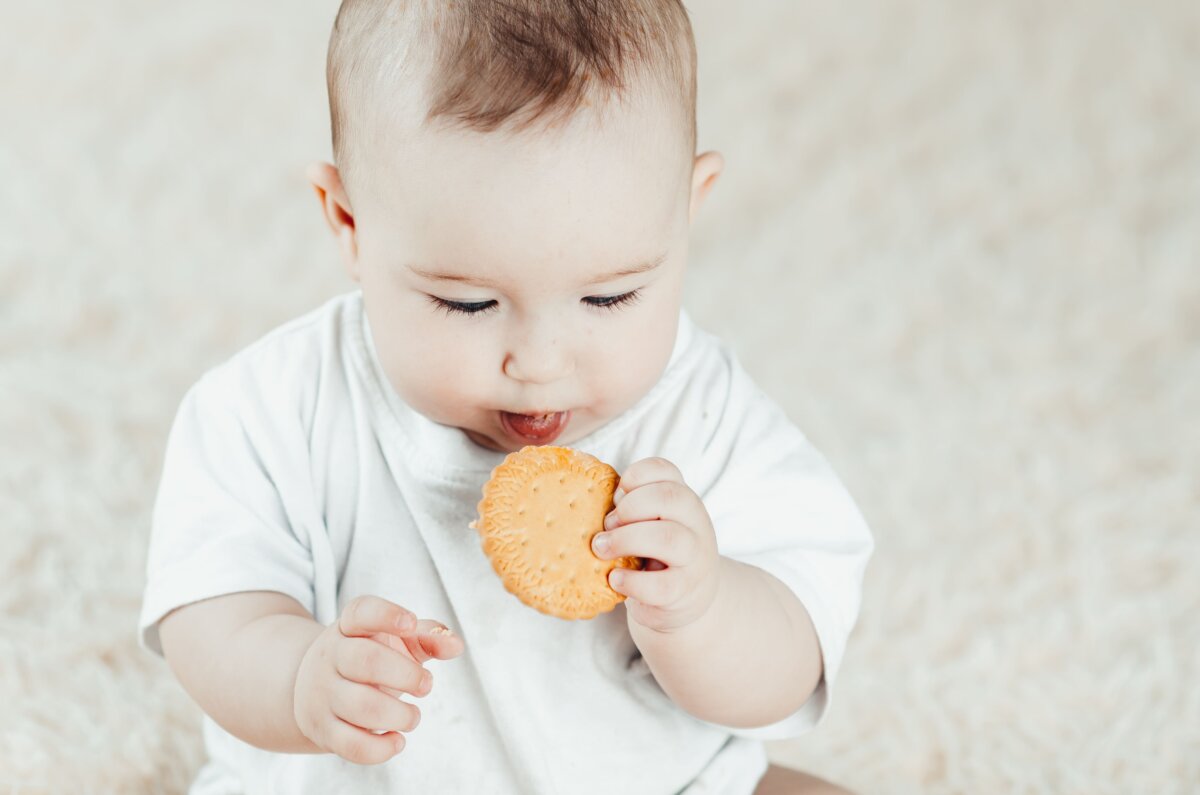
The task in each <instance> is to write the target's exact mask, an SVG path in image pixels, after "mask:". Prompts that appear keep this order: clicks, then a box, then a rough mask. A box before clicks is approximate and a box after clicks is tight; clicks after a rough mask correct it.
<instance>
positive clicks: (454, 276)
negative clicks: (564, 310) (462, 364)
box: [408, 252, 667, 287]
mask: <svg viewBox="0 0 1200 795" xmlns="http://www.w3.org/2000/svg"><path fill="white" fill-rule="evenodd" d="M666 259H667V255H666V253H665V252H664V253H662V254H659V255H658V256H657V257H654V258H653V259H649V260H646V261H644V262H638V263H635V264H633V265H630V266H628V267H625V268H621V269H620V270H616V271H613V272H612V273H605V274H603V275H600V276H596V277H595V278H592V279H588V280H587V281H586V282H584V286H590V285H593V284H601V283H603V282H611V281H614V280H616V279H620V278H622V277H623V276H632V275H634V274H636V273H646V272H647V271H652V270H654V269H655V268H657V267H658V266H659V265H662V264H663V262H665V261H666ZM408 269H409V270H411V271H412V272H413V273H415V274H417V275H418V276H424V277H425V278H426V279H432V280H434V281H439V282H458V283H460V284H472V285H475V286H476V287H495V286H497V285H496V283H495V282H493V281H492V280H490V279H484V278H482V277H479V276H466V275H463V274H459V273H439V272H437V271H431V270H427V269H425V268H420V267H418V266H416V265H409V266H408Z"/></svg>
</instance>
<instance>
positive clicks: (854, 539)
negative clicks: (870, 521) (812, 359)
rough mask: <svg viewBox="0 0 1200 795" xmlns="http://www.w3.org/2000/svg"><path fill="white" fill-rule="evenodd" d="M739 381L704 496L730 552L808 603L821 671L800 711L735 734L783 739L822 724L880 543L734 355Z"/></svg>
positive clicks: (717, 436)
mask: <svg viewBox="0 0 1200 795" xmlns="http://www.w3.org/2000/svg"><path fill="white" fill-rule="evenodd" d="M730 364H731V366H732V372H731V376H730V377H731V383H730V386H729V393H728V396H727V399H726V400H725V405H724V406H723V411H722V417H721V420H720V422H719V423H718V425H717V428H716V431H715V433H714V434H713V435H712V437H711V438H710V439H709V440H708V445H707V448H706V449H705V451H704V455H705V457H706V458H708V459H709V461H710V463H711V462H712V461H713V460H715V461H716V462H717V465H718V466H719V467H720V473H719V476H718V477H717V478H716V480H715V481H714V482H713V483H712V485H711V487H710V488H709V489H708V490H707V491H706V493H704V494H702V495H701V497H702V499H703V501H704V504H705V507H706V508H707V509H708V512H709V515H710V517H711V518H712V521H713V526H714V528H715V530H716V533H717V544H718V549H719V550H720V552H721V554H722V555H725V556H726V557H729V558H732V559H735V560H738V561H741V562H743V563H747V564H750V565H754V566H757V567H759V568H761V569H763V570H764V571H766V572H768V573H769V574H771V575H773V576H775V577H777V578H778V579H779V580H780V581H782V582H783V583H784V584H785V585H787V586H788V588H789V589H790V590H791V591H792V592H793V593H794V594H795V595H796V597H797V598H798V599H799V600H800V602H801V603H802V604H803V605H804V607H805V609H806V610H807V612H808V614H809V616H810V618H811V619H812V622H813V626H814V628H815V630H816V634H817V638H818V640H819V642H820V647H821V656H822V662H823V667H824V672H823V676H822V678H821V681H820V683H819V684H818V685H817V688H816V690H815V691H814V693H813V694H812V696H810V698H809V699H808V701H807V702H806V703H805V704H804V705H803V706H802V707H801V708H800V709H799V710H797V711H796V712H795V713H793V714H792V715H790V716H788V717H786V718H784V719H783V720H781V721H779V722H777V723H773V724H771V725H768V726H762V727H756V728H753V729H740V728H731V729H730V731H731V732H732V733H733V734H736V735H739V736H744V737H749V738H754V739H760V740H776V739H784V738H788V737H794V736H797V735H800V734H803V733H805V732H807V731H810V730H812V729H813V728H815V727H816V726H817V725H818V724H819V723H820V722H821V720H822V719H823V718H824V716H825V714H826V713H827V712H828V709H829V706H830V703H831V697H832V694H833V685H834V682H835V680H836V679H837V674H838V670H839V668H840V667H841V662H842V657H843V654H844V652H845V649H846V643H847V640H848V638H849V635H850V632H851V630H852V629H853V628H854V624H855V622H856V621H857V618H858V611H859V606H860V602H861V592H862V580H863V575H864V572H865V569H866V565H867V561H868V559H869V558H870V556H871V554H872V552H873V550H874V541H873V539H872V537H871V533H870V530H869V529H868V527H867V524H866V522H865V520H864V519H863V516H862V514H861V513H860V512H859V510H858V508H857V506H856V505H855V504H854V501H853V500H852V499H851V497H850V495H849V493H848V492H847V491H846V489H845V488H844V486H843V485H842V483H841V481H840V480H839V478H838V477H837V475H836V474H835V472H834V471H833V469H832V467H830V465H829V463H828V462H827V461H826V460H825V458H824V457H823V456H822V455H821V454H820V452H818V451H817V450H816V449H815V448H814V447H813V446H812V444H810V443H809V441H808V440H807V439H806V438H805V436H804V435H803V434H802V433H801V431H800V430H799V429H798V428H797V427H796V426H795V425H794V424H793V423H792V422H791V421H790V420H789V419H788V417H787V415H786V413H785V412H784V411H783V409H782V408H780V407H779V406H778V405H777V404H775V403H774V402H773V401H772V400H771V399H770V398H769V397H768V396H767V395H766V394H764V393H763V392H762V391H761V390H760V389H758V388H757V387H756V386H755V385H754V384H753V383H752V381H751V380H750V377H749V375H747V374H746V373H745V372H744V370H742V368H741V366H740V364H739V363H738V362H737V361H736V359H731V361H730Z"/></svg>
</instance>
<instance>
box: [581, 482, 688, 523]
mask: <svg viewBox="0 0 1200 795" xmlns="http://www.w3.org/2000/svg"><path fill="white" fill-rule="evenodd" d="M707 517H708V512H707V511H706V510H705V508H704V503H702V502H701V501H700V498H699V497H698V496H697V495H696V492H694V491H692V490H691V489H690V488H688V487H687V486H685V485H684V484H682V483H676V482H674V481H665V480H664V481H657V482H655V483H650V484H648V485H646V486H642V487H641V488H639V489H637V490H636V491H631V492H629V494H627V495H625V496H624V497H623V498H622V499H621V501H620V502H619V503H617V505H616V507H614V508H613V509H612V510H611V511H609V513H608V515H607V516H605V517H604V529H605V530H613V529H615V528H617V527H619V526H621V525H625V524H630V523H632V522H648V521H652V520H655V519H669V520H671V521H675V522H679V523H680V524H681V525H684V526H685V527H700V526H702V525H703V524H704V523H705V522H706V521H707Z"/></svg>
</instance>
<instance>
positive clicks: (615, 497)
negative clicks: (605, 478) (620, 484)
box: [613, 488, 625, 505]
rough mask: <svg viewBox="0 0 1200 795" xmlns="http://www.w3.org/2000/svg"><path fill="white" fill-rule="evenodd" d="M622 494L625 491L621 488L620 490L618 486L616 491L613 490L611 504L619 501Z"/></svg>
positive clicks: (623, 494)
mask: <svg viewBox="0 0 1200 795" xmlns="http://www.w3.org/2000/svg"><path fill="white" fill-rule="evenodd" d="M624 496H625V492H624V491H623V490H621V489H620V488H618V489H617V490H616V491H614V492H613V505H616V504H618V503H620V502H621V498H622V497H624Z"/></svg>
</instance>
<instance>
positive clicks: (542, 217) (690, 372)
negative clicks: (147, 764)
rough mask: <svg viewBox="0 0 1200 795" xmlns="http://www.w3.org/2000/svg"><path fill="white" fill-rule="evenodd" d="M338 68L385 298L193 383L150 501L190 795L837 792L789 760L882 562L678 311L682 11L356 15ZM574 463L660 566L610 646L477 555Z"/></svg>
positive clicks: (347, 168) (372, 270) (623, 587)
mask: <svg viewBox="0 0 1200 795" xmlns="http://www.w3.org/2000/svg"><path fill="white" fill-rule="evenodd" d="M328 69H329V73H328V75H329V93H330V107H331V112H332V122H333V151H334V160H335V161H336V164H337V165H336V166H334V165H330V164H319V165H316V166H314V167H313V168H312V169H311V170H310V172H309V176H310V178H311V181H312V184H313V186H314V188H315V189H316V193H317V196H318V197H319V199H320V203H321V209H322V212H323V215H324V218H325V220H326V221H327V222H328V224H329V226H330V228H331V229H332V231H333V234H334V237H335V238H336V241H337V245H338V248H339V250H340V255H341V259H342V261H343V263H344V265H345V267H346V269H347V271H348V272H349V274H350V277H351V278H352V279H353V280H354V282H356V283H357V287H356V289H355V290H354V291H353V292H351V293H348V294H346V295H343V296H339V297H336V298H334V299H332V300H330V301H328V302H327V303H325V304H324V305H323V306H321V307H319V308H317V309H315V310H314V311H312V312H311V313H309V314H307V315H305V316H303V317H300V318H298V319H296V320H293V321H291V322H289V323H287V324H286V325H284V326H282V327H280V328H278V329H276V330H274V331H273V332H271V333H270V334H268V335H267V336H266V337H264V338H263V339H261V340H259V341H258V342H256V343H255V344H253V345H251V346H250V347H248V348H247V349H245V350H243V351H241V352H239V353H238V354H236V355H235V356H233V357H232V358H231V359H230V360H229V361H227V362H225V363H223V364H222V365H220V366H218V367H215V368H213V369H212V370H210V371H209V372H207V373H205V374H204V375H203V377H201V378H200V380H199V381H198V382H197V383H196V384H195V385H194V386H193V387H192V388H191V389H190V390H189V391H188V393H187V395H186V396H185V397H184V399H183V402H182V405H181V406H180V409H179V413H178V415H177V417H176V420H175V424H174V426H173V428H172V430H171V434H170V438H169V440H168V444H167V452H166V459H165V462H164V468H163V473H162V481H161V484H160V488H159V493H158V498H157V501H156V504H155V509H154V516H153V531H152V535H151V542H150V552H149V563H148V582H147V585H146V591H145V599H144V603H143V609H142V614H141V619H140V632H141V635H140V637H141V642H142V644H143V645H144V646H145V647H146V648H148V649H150V650H152V651H154V652H156V653H160V654H162V655H163V656H164V657H165V658H166V660H167V662H168V664H169V665H170V668H171V670H172V672H173V673H174V674H175V676H176V677H177V678H178V679H179V681H180V683H181V684H182V685H183V687H184V689H185V690H186V691H187V692H188V693H189V694H190V695H191V696H192V698H193V699H194V700H195V701H196V702H197V703H198V704H199V706H200V707H201V708H202V710H203V711H204V713H205V717H204V736H205V741H206V746H207V749H208V754H209V761H208V764H207V765H206V766H205V767H204V768H203V769H202V770H201V772H200V774H199V777H198V778H197V779H196V781H195V783H194V785H193V787H192V790H191V792H192V793H193V795H216V794H217V793H221V795H231V794H232V793H268V792H270V793H287V794H288V795H296V794H302V793H321V794H322V795H325V794H326V793H333V792H345V793H368V792H370V793H385V792H387V793H423V794H424V793H438V794H439V795H440V793H493V792H494V793H513V794H514V795H527V794H537V793H546V794H547V795H549V794H551V793H553V794H554V795H559V794H560V793H567V794H569V795H575V794H577V793H585V794H586V793H621V795H630V794H631V793H653V794H655V795H667V794H668V793H681V792H682V793H689V794H690V795H699V793H721V794H722V795H740V794H741V793H751V792H759V793H765V792H807V793H815V792H835V791H842V790H839V789H837V788H836V787H834V786H833V785H830V784H828V783H826V782H822V781H820V780H819V779H816V778H813V777H811V776H807V775H804V774H802V773H799V772H798V771H790V770H788V769H786V768H782V767H777V766H773V765H768V760H767V757H766V754H765V751H764V746H763V740H768V739H780V738H786V737H794V736H797V735H800V734H802V733H804V732H806V731H808V730H810V729H812V728H813V727H814V726H816V725H817V724H818V723H819V722H820V721H821V720H822V717H823V716H824V715H825V714H826V712H827V710H828V708H829V704H830V698H831V694H832V691H833V683H834V680H835V677H836V674H837V671H838V668H839V666H840V664H841V660H842V657H843V653H844V650H845V646H846V641H847V638H848V636H849V634H850V632H851V629H852V628H853V626H854V623H855V621H856V619H857V615H858V609H859V602H860V589H861V583H862V577H863V573H864V569H865V567H866V564H867V560H868V559H869V557H870V555H871V553H872V550H873V541H872V539H871V535H870V532H869V530H868V528H867V527H866V525H865V523H864V522H863V519H862V517H861V515H860V513H859V512H858V511H857V510H856V508H855V506H854V503H853V502H852V501H851V499H850V498H849V496H848V495H847V493H846V491H845V490H844V489H843V487H842V486H841V484H840V483H839V481H838V479H837V477H836V475H835V474H834V473H833V471H832V470H831V469H830V467H829V466H828V465H827V464H826V462H825V461H824V459H823V458H822V457H821V455H820V454H819V453H818V452H817V451H816V450H814V449H813V447H812V446H811V445H810V444H809V443H808V441H807V440H806V439H805V437H804V436H803V435H802V434H801V432H800V431H799V430H798V429H797V428H796V427H795V426H794V425H792V423H791V422H790V421H789V420H788V418H787V416H786V415H785V414H784V412H783V411H782V410H781V409H780V407H779V406H778V405H776V404H775V403H774V402H773V401H771V400H770V399H769V398H768V397H767V396H766V395H765V394H764V393H763V392H761V391H760V390H759V389H758V388H757V387H756V386H755V385H754V384H753V382H752V381H751V379H750V378H749V376H748V375H747V373H746V372H745V370H744V369H743V368H742V367H741V365H740V364H739V362H738V361H737V358H736V357H735V356H734V355H733V353H732V352H731V350H730V349H729V347H727V346H726V345H725V344H724V343H722V342H721V341H720V340H718V339H717V338H715V337H714V336H713V335H711V334H709V333H707V332H705V331H704V330H702V329H700V328H698V327H697V326H695V325H694V324H693V323H692V321H691V319H690V317H689V316H688V314H687V313H686V312H685V311H684V310H683V309H682V307H681V292H682V285H683V277H684V272H685V264H686V259H687V242H688V230H689V227H690V225H691V223H692V220H693V218H694V217H695V215H696V213H697V211H698V210H699V208H700V206H701V204H702V202H703V201H704V198H705V197H706V195H707V194H708V193H709V191H710V190H711V188H712V186H713V183H714V181H715V180H716V178H717V176H718V174H719V173H720V171H721V167H722V161H721V157H720V156H719V155H718V154H716V153H715V152H706V153H703V154H700V155H698V156H697V155H696V153H695V148H696V134H695V97H696V89H695V86H696V59H695V49H694V42H693V38H692V32H691V27H690V24H689V21H688V17H687V13H686V11H685V10H684V8H683V6H682V4H681V2H680V0H606V1H605V2H601V3H597V2H594V0H507V1H506V2H498V1H497V0H454V1H453V2H445V1H444V0H437V1H435V0H429V1H428V2H421V1H420V0H407V1H405V0H345V2H343V3H342V7H341V10H340V11H339V13H338V17H337V21H336V23H335V26H334V30H333V35H332V39H331V42H330V48H329V62H328ZM551 443H553V444H556V445H564V446H572V447H576V448H578V449H580V450H583V451H586V452H588V453H591V454H593V455H595V456H597V457H598V458H600V459H601V460H602V461H605V462H607V463H609V464H611V465H612V466H613V467H615V468H616V470H617V471H618V473H620V476H621V477H620V484H619V488H618V491H617V495H616V498H615V499H616V507H615V509H614V510H613V511H612V512H611V513H610V514H609V515H608V517H607V518H606V520H605V528H606V532H603V533H600V534H598V535H597V536H596V541H595V546H594V553H595V555H596V556H597V557H598V558H601V559H609V558H615V557H620V556H625V555H634V556H638V557H641V558H643V559H644V560H645V561H646V565H645V567H644V569H643V570H641V571H626V570H620V569H618V570H617V571H616V572H614V576H613V577H612V579H611V580H610V585H611V587H612V588H613V589H614V590H615V591H617V592H618V593H620V594H623V595H625V596H626V597H627V598H626V600H625V601H624V602H623V603H622V604H620V605H619V606H618V607H617V608H616V609H615V610H613V611H611V612H609V613H603V614H601V615H600V616H599V617H597V618H595V619H592V620H588V621H564V620H561V619H558V618H553V617H549V616H546V615H543V614H542V613H539V612H537V611H535V610H532V609H530V608H528V607H526V606H525V605H523V604H522V603H521V602H519V601H518V600H517V599H516V598H515V597H513V596H512V595H510V594H508V593H507V592H506V591H505V590H504V588H503V586H502V584H501V582H500V580H499V578H498V577H497V576H496V575H495V573H494V572H493V571H492V569H491V565H490V563H489V561H488V559H487V557H486V556H485V555H484V553H483V551H482V548H481V544H480V540H479V537H478V535H477V534H476V533H475V531H474V530H472V529H471V527H470V523H471V521H472V520H473V519H474V518H475V507H476V504H477V503H478V501H479V498H480V495H481V488H482V485H483V483H484V482H485V481H486V480H487V479H488V477H489V475H490V474H491V471H492V468H493V467H495V466H496V465H498V464H499V463H500V462H501V461H502V460H503V459H504V456H505V454H507V453H509V452H511V451H515V450H519V449H520V448H522V447H524V446H526V445H541V444H551ZM418 702H419V704H420V706H419V707H418Z"/></svg>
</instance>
